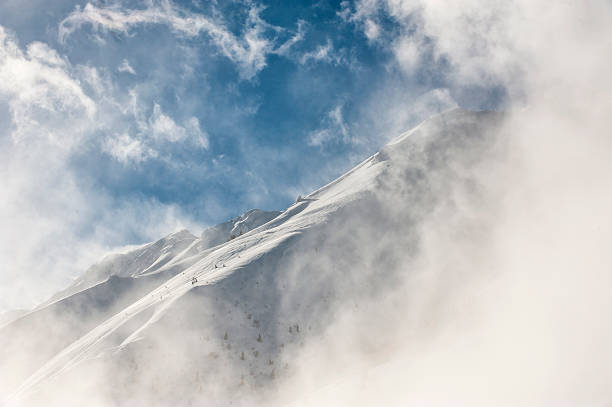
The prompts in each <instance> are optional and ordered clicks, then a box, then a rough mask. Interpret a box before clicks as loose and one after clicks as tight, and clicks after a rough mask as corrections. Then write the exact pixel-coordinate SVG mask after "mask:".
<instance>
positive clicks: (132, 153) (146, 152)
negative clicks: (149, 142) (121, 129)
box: [103, 133, 158, 164]
mask: <svg viewBox="0 0 612 407" xmlns="http://www.w3.org/2000/svg"><path fill="white" fill-rule="evenodd" d="M103 148H104V150H105V151H106V152H107V153H109V154H110V155H112V156H113V157H115V158H116V159H117V160H118V161H120V162H122V163H123V164H129V163H140V162H142V161H145V160H147V159H149V158H155V157H157V155H158V153H157V151H155V150H153V149H152V148H150V147H147V146H145V145H144V144H143V141H142V140H140V139H138V138H134V137H132V136H130V135H129V134H127V133H123V134H118V135H115V136H114V137H111V138H109V139H107V140H106V142H105V144H104V147H103Z"/></svg>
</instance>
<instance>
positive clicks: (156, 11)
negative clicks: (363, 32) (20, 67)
mask: <svg viewBox="0 0 612 407" xmlns="http://www.w3.org/2000/svg"><path fill="white" fill-rule="evenodd" d="M261 10H262V8H261V7H259V6H256V5H252V4H251V5H250V8H249V10H248V17H247V20H246V23H245V28H244V30H243V32H242V35H241V36H236V35H234V34H233V33H232V32H231V31H230V30H229V29H228V28H227V27H226V26H225V25H224V23H223V21H220V20H219V19H213V18H209V17H206V16H204V15H202V14H197V13H193V12H190V11H188V10H185V9H183V8H181V7H179V6H177V5H175V4H174V3H172V2H171V1H170V0H161V1H159V2H150V3H149V5H148V7H146V8H144V9H123V8H121V7H119V6H117V5H115V6H112V7H106V8H103V7H97V6H95V5H93V4H91V3H87V4H86V5H85V7H83V8H81V7H78V6H77V8H76V9H75V11H73V12H72V13H71V14H70V15H69V16H68V17H66V18H65V19H64V20H63V21H62V22H61V23H60V26H59V39H60V41H61V42H64V41H65V40H66V39H67V37H68V36H69V35H71V34H72V33H73V32H74V31H76V30H78V29H79V28H80V27H81V26H83V25H84V24H90V25H91V26H93V27H94V29H96V30H101V29H104V30H110V31H116V32H121V33H125V34H127V33H128V32H129V31H130V29H132V28H133V27H135V26H139V25H146V24H161V25H165V26H167V27H168V28H170V29H171V30H172V31H173V32H174V33H176V34H177V35H180V36H184V37H188V38H193V37H196V36H198V35H200V34H206V35H208V37H210V39H211V40H212V42H213V43H214V44H215V45H216V47H217V48H218V49H219V50H220V52H221V53H222V54H223V55H224V56H225V57H227V58H228V59H230V60H231V61H232V62H234V63H235V64H236V65H237V66H238V70H239V73H240V76H241V77H242V78H243V79H247V80H249V79H251V78H253V77H254V76H255V75H256V74H257V73H258V72H259V71H260V70H262V69H263V68H264V67H265V66H266V56H267V55H268V54H270V53H279V54H283V53H286V52H287V51H288V49H289V48H290V47H291V46H292V45H293V44H294V43H295V42H297V41H300V40H301V38H302V33H301V31H299V29H298V33H297V34H296V36H295V37H293V38H291V39H290V40H288V41H287V42H286V43H284V44H282V45H280V46H279V47H278V48H276V46H275V44H274V41H273V40H271V39H268V38H267V37H266V35H265V32H266V31H267V30H272V31H274V30H278V28H277V27H272V26H271V25H269V24H268V23H266V22H265V21H263V20H262V19H261V17H260V15H259V14H260V12H261ZM298 28H299V26H298Z"/></svg>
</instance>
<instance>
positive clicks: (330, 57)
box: [299, 39, 341, 65]
mask: <svg viewBox="0 0 612 407" xmlns="http://www.w3.org/2000/svg"><path fill="white" fill-rule="evenodd" d="M299 61H300V64H302V65H303V64H306V63H308V62H310V61H314V62H327V63H339V62H340V61H341V57H340V56H339V55H338V53H337V51H335V50H334V46H333V44H332V42H331V41H330V40H329V39H328V40H327V42H326V43H325V45H319V46H318V47H317V48H315V49H314V50H313V51H310V52H306V53H304V54H302V55H301V56H300V58H299Z"/></svg>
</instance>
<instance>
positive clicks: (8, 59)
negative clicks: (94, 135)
mask: <svg viewBox="0 0 612 407" xmlns="http://www.w3.org/2000/svg"><path fill="white" fill-rule="evenodd" d="M0 96H1V97H3V98H5V100H6V102H7V104H8V106H9V109H10V113H11V117H12V122H13V126H14V131H13V132H12V137H13V139H14V140H15V141H16V142H20V141H24V140H26V139H28V138H37V139H46V140H47V141H48V142H50V143H52V144H55V145H57V146H62V147H65V148H71V147H73V146H74V145H75V144H77V143H78V142H79V140H80V138H81V137H82V135H83V132H84V131H85V127H86V126H87V124H88V123H89V121H90V120H91V119H92V118H93V116H94V115H95V113H96V110H97V106H96V103H95V102H94V101H93V100H92V99H91V98H90V97H88V96H87V95H86V94H85V92H84V91H83V89H82V87H81V85H80V83H79V81H78V79H76V78H74V76H73V75H72V73H71V67H70V66H69V64H68V62H66V61H65V60H64V59H63V58H61V57H60V56H59V55H58V54H57V52H56V51H55V50H52V49H50V48H49V47H48V46H47V45H46V44H43V43H40V42H34V43H32V44H30V45H29V46H28V48H27V51H26V53H25V54H24V53H23V52H22V51H21V49H20V48H19V46H18V45H17V43H16V41H15V40H14V39H13V38H12V37H11V36H10V35H9V34H8V33H7V32H6V30H5V29H4V28H3V27H0Z"/></svg>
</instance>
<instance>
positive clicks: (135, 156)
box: [0, 0, 520, 310]
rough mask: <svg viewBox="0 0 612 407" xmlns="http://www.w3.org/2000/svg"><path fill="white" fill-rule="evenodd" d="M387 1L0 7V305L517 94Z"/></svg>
mask: <svg viewBox="0 0 612 407" xmlns="http://www.w3.org/2000/svg"><path fill="white" fill-rule="evenodd" d="M415 3H418V2H415ZM398 4H399V3H397V2H392V1H375V0H368V1H365V0H362V1H357V2H348V1H343V2H337V1H336V2H331V1H329V2H326V1H320V2H316V3H315V2H286V1H269V2H265V1H262V2H256V1H238V2H223V1H204V0H200V1H197V0H182V1H179V0H173V1H171V0H142V1H140V0H134V1H121V0H113V1H91V0H90V1H75V0H57V1H54V2H47V1H42V0H8V1H4V2H2V4H0V27H1V31H0V82H2V84H0V122H1V123H2V126H1V128H0V142H1V143H2V146H1V147H2V153H0V154H1V157H0V158H2V160H3V163H4V164H3V167H2V169H1V170H2V174H1V175H2V182H3V185H2V186H3V190H4V191H6V195H5V199H4V203H3V206H2V208H0V213H1V216H2V219H3V222H4V224H5V225H6V227H5V228H6V230H10V231H11V232H10V233H8V235H9V236H7V237H5V238H4V240H3V241H2V242H0V243H1V244H2V246H3V249H1V250H0V261H2V263H3V264H5V265H6V267H5V269H4V270H2V272H1V274H0V279H2V281H1V283H2V284H4V286H5V287H7V288H6V292H9V291H10V293H11V294H10V295H9V294H6V295H4V299H3V300H0V310H1V309H2V308H10V307H14V306H29V305H31V304H32V303H35V302H36V301H39V300H40V297H41V295H43V294H45V295H48V294H50V293H52V292H53V291H54V290H55V289H57V288H58V287H61V286H63V285H66V284H67V283H69V281H70V278H73V277H74V276H75V275H76V274H77V273H79V272H81V271H82V270H83V269H84V268H85V267H86V266H87V265H88V264H90V263H91V262H92V261H94V260H95V259H97V258H99V257H100V256H101V255H103V254H104V253H105V252H107V251H108V250H111V249H113V248H118V247H123V246H125V245H131V244H139V243H143V242H147V241H150V240H154V239H156V238H158V237H161V236H162V235H164V234H167V233H169V232H172V231H173V230H175V229H177V228H181V227H187V228H189V229H190V230H192V232H194V233H199V232H200V231H201V229H202V228H203V227H205V226H207V225H213V224H216V223H219V222H222V221H224V220H226V219H228V218H229V217H233V216H236V215H239V214H241V213H243V212H244V211H246V210H248V209H250V208H254V207H258V208H262V209H283V208H285V207H287V206H288V205H289V204H291V202H292V201H293V200H294V199H295V197H296V196H297V195H298V194H305V193H309V192H311V191H312V190H313V189H316V188H317V187H319V186H321V185H323V184H325V183H327V182H329V181H331V180H332V179H334V178H335V177H337V176H339V175H340V174H341V173H343V172H344V171H346V170H348V169H350V168H351V167H352V166H354V165H355V164H356V163H358V162H359V161H361V160H363V159H364V158H365V157H367V156H368V155H370V154H372V153H374V152H376V151H377V150H378V149H379V148H380V147H381V146H382V145H383V144H384V143H385V142H386V141H388V140H389V139H391V138H393V137H395V136H397V135H398V134H399V133H401V132H403V131H406V130H408V129H409V128H410V127H412V126H414V125H415V124H417V123H418V122H420V121H421V120H423V119H425V118H427V117H429V116H430V115H432V114H435V113H437V112H440V111H443V110H447V109H449V108H452V107H456V106H461V107H464V108H471V109H499V108H502V107H504V106H505V105H506V104H507V101H508V99H509V95H511V96H512V97H517V95H516V94H517V93H520V92H518V91H517V90H516V88H511V87H509V86H508V83H510V82H511V81H514V80H515V78H516V77H517V76H520V67H516V66H514V65H513V64H507V63H506V62H507V61H504V59H503V56H504V54H503V53H501V52H499V53H498V52H496V50H495V49H494V48H488V47H484V48H483V49H480V50H479V52H480V53H481V54H482V55H472V54H473V47H472V48H470V45H471V44H472V43H473V42H474V41H477V40H481V39H479V38H471V37H467V38H465V40H466V41H465V44H462V43H458V44H452V42H449V41H447V37H448V36H452V34H453V33H452V30H451V31H448V30H447V31H441V29H440V27H442V26H443V23H444V18H441V19H438V20H434V22H438V23H440V24H439V26H436V25H435V24H434V25H432V24H431V21H429V20H428V18H430V16H428V14H427V12H426V11H427V10H426V9H424V8H423V7H421V8H419V7H416V8H415V7H412V6H406V5H401V4H399V5H398ZM411 7H412V8H411ZM486 17H487V16H484V17H483V18H485V19H486ZM445 18H451V19H453V18H454V16H450V17H445ZM452 21H455V20H452ZM485 23H486V21H484V22H483V23H482V24H483V25H485ZM432 27H433V28H432ZM445 30H446V28H445ZM497 43H498V42H495V44H497ZM449 44H450V45H449ZM492 44H494V43H493V42H492ZM451 45H452V46H451ZM470 50H472V51H470ZM497 57H499V61H497V60H496V59H495V58H497ZM479 58H480V60H479ZM491 58H493V60H494V61H495V62H499V64H497V63H496V64H493V65H491V64H489V62H490V61H491ZM483 60H486V61H487V64H486V66H487V68H486V69H484V68H483V67H484V66H485V63H484V62H483ZM491 66H492V67H493V68H491ZM519 96H520V95H519ZM16 233H17V234H19V235H20V238H19V239H17V241H18V242H17V243H16V242H15V239H14V236H13V235H14V234H16ZM24 276H25V277H24ZM43 276H44V278H45V279H46V280H45V281H47V282H46V286H47V287H48V290H46V291H45V290H42V292H43V294H41V293H40V292H37V293H36V294H31V293H30V290H29V288H28V287H29V286H31V284H32V282H33V281H39V279H40V278H42V277H43ZM43 296H44V295H43ZM2 301H4V303H3V302H2Z"/></svg>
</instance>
